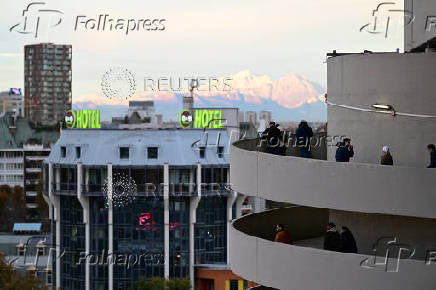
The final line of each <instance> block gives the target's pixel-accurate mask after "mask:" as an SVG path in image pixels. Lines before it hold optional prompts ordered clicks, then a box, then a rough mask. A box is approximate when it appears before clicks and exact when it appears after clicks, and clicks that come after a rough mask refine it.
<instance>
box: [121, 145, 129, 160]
mask: <svg viewBox="0 0 436 290" xmlns="http://www.w3.org/2000/svg"><path fill="white" fill-rule="evenodd" d="M120 159H129V147H120Z"/></svg>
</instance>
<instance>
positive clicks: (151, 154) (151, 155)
mask: <svg viewBox="0 0 436 290" xmlns="http://www.w3.org/2000/svg"><path fill="white" fill-rule="evenodd" d="M147 156H148V159H157V157H158V149H157V147H148V148H147Z"/></svg>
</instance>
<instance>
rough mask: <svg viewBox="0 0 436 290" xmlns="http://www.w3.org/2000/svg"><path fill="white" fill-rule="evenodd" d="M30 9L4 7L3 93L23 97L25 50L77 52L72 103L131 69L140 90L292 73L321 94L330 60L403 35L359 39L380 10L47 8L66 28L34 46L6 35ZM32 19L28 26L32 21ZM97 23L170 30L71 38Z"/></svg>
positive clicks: (116, 4) (7, 3)
mask: <svg viewBox="0 0 436 290" xmlns="http://www.w3.org/2000/svg"><path fill="white" fill-rule="evenodd" d="M30 3H32V1H21V0H2V1H1V2H0V10H1V11H3V13H2V17H1V18H0V91H1V90H7V89H8V88H10V87H23V83H24V76H23V50H24V48H23V46H24V45H25V44H32V43H39V42H48V41H49V42H54V43H63V44H72V47H73V61H72V70H73V88H72V92H73V102H74V99H75V98H76V97H77V98H82V99H83V98H84V97H85V98H87V97H88V98H90V99H91V98H92V97H93V96H95V95H96V94H101V79H102V76H103V74H104V73H105V72H106V71H108V70H109V69H110V68H112V67H123V68H128V69H129V70H131V71H133V72H134V73H135V75H136V77H137V78H138V79H140V80H142V79H143V78H144V77H149V76H151V77H156V78H157V77H186V76H204V77H225V76H229V75H232V74H235V73H237V72H239V71H242V70H246V69H249V70H251V71H252V72H254V73H256V74H259V75H268V76H270V77H272V78H273V79H278V78H280V77H282V76H283V75H286V74H288V73H290V72H293V73H297V74H299V75H302V76H305V77H307V78H308V79H309V80H311V81H314V82H316V83H319V84H320V85H321V86H323V87H325V86H326V64H325V60H326V53H327V52H332V51H333V50H334V49H335V50H337V51H338V52H362V51H363V50H364V49H368V50H373V51H395V50H396V49H397V48H400V50H402V49H403V36H402V35H401V33H398V32H396V33H391V34H390V35H389V37H388V38H385V37H383V35H380V34H376V35H375V34H371V33H368V32H367V31H362V32H360V31H359V30H360V28H361V27H362V26H363V25H364V24H367V23H370V22H371V21H372V20H373V17H372V11H373V9H375V8H376V7H377V5H378V4H379V3H380V1H378V0H377V1H375V0H304V1H302V0H268V1H266V0H264V1H259V0H250V1H248V0H238V1H235V0H222V1H205V0H177V1H175V0H172V1H170V0H159V1H144V0H131V1H115V0H106V1H100V0H99V1H83V0H75V1H67V0H57V1H54V0H51V1H50V0H47V1H45V2H44V3H45V5H41V7H45V9H56V10H59V11H61V12H62V13H63V14H62V22H61V24H59V25H58V26H56V27H51V28H49V29H47V26H46V25H43V24H42V25H40V29H39V36H38V38H35V37H34V35H33V34H20V33H17V31H16V30H13V31H10V28H11V27H12V26H13V25H15V24H18V23H22V22H23V17H22V12H23V9H25V8H26V7H27V5H28V4H30ZM402 5H403V4H402V1H398V7H401V8H402ZM34 7H36V6H34ZM29 13H30V12H29ZM32 13H33V14H27V15H29V19H30V17H31V15H32V17H33V18H34V19H36V18H35V15H37V14H36V12H35V11H32ZM41 13H42V12H41ZM100 14H109V17H110V18H113V19H118V18H122V19H136V21H137V20H138V19H147V18H150V19H165V22H164V24H165V29H164V30H163V31H145V30H139V31H132V32H130V33H129V34H127V35H126V34H125V31H124V30H123V31H120V30H117V31H108V30H106V31H96V30H89V29H85V28H84V25H83V24H81V25H79V28H78V30H77V31H76V30H75V29H74V27H75V22H76V17H77V16H79V15H81V16H85V17H82V18H80V19H90V18H93V19H98V17H99V15H100ZM47 15H54V16H52V18H51V19H48V18H47V17H46V16H47ZM57 15H59V14H54V13H53V14H45V15H44V21H51V22H50V23H55V22H56V19H57ZM41 18H43V17H41ZM42 22H43V21H42ZM397 31H399V30H397ZM139 86H142V83H141V84H139Z"/></svg>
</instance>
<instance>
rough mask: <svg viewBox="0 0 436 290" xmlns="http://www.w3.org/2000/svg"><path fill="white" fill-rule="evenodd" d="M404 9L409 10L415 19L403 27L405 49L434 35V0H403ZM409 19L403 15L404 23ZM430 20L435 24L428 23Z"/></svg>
mask: <svg viewBox="0 0 436 290" xmlns="http://www.w3.org/2000/svg"><path fill="white" fill-rule="evenodd" d="M404 10H407V11H411V12H412V13H413V16H414V17H415V20H414V21H413V22H412V23H410V24H409V25H407V26H406V27H405V28H404V49H405V51H409V50H411V49H412V48H415V47H418V46H420V45H421V44H423V43H424V42H426V41H428V40H429V39H431V38H433V37H436V2H435V1H434V0H405V1H404ZM429 17H430V18H429ZM409 20H410V18H409V17H407V16H405V23H408V21H409ZM431 21H433V23H435V25H430V24H431V23H432V22H431Z"/></svg>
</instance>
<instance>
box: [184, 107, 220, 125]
mask: <svg viewBox="0 0 436 290" xmlns="http://www.w3.org/2000/svg"><path fill="white" fill-rule="evenodd" d="M222 120H223V119H222V111H221V110H214V109H194V116H192V114H191V112H190V111H186V110H184V111H182V112H181V113H180V115H179V123H180V126H182V128H189V127H191V125H192V124H193V126H192V127H193V128H195V129H204V128H211V129H221V128H224V125H223V123H222Z"/></svg>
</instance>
